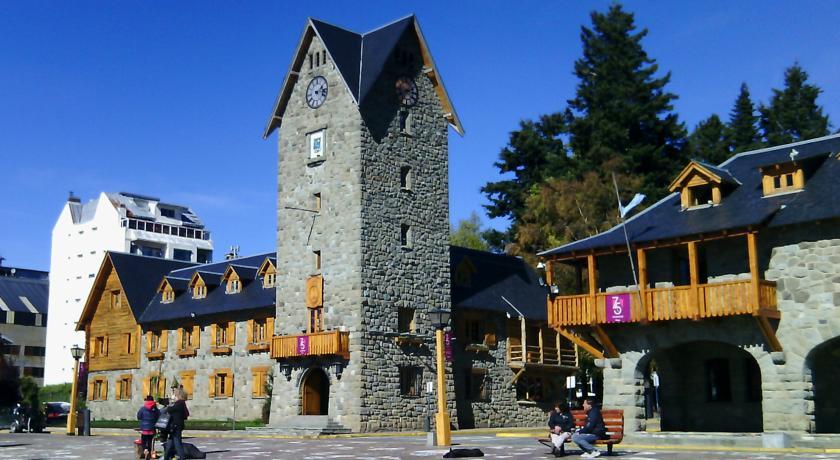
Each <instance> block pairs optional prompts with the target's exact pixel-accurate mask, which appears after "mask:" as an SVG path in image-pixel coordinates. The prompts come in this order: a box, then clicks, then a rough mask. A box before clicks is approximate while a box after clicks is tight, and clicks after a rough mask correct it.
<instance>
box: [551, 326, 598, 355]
mask: <svg viewBox="0 0 840 460" xmlns="http://www.w3.org/2000/svg"><path fill="white" fill-rule="evenodd" d="M557 332H558V333H560V335H562V336H563V337H565V338H567V339H569V341H571V342H572V343H573V344H575V345H577V346H579V347H581V348H583V349H584V350H586V351H588V352H589V354H590V355H592V356H593V357H595V358H598V359H604V353H602V352H601V350H598V349H597V348H595V347H594V346H592V345H591V344H590V343H589V342H587V341H586V340H583V339H582V338H580V337H579V336H577V335H575V334H573V333H571V332H569V331H567V330H565V329H563V328H558V329H557Z"/></svg>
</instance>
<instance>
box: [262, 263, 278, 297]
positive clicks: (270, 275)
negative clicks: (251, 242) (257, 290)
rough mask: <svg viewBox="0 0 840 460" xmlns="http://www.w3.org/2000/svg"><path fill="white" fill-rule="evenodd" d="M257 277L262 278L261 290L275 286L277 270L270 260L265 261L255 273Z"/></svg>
mask: <svg viewBox="0 0 840 460" xmlns="http://www.w3.org/2000/svg"><path fill="white" fill-rule="evenodd" d="M257 276H261V277H262V283H263V289H269V288H273V287H274V286H275V285H276V284H277V269H276V268H275V267H274V264H273V263H271V259H269V258H266V259H265V261H264V262H263V263H262V265H261V266H260V269H259V271H258V272H257Z"/></svg>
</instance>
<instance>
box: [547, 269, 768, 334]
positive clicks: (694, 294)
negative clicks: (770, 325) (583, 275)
mask: <svg viewBox="0 0 840 460" xmlns="http://www.w3.org/2000/svg"><path fill="white" fill-rule="evenodd" d="M757 284H758V289H757V295H756V290H755V288H754V284H753V280H738V281H727V282H722V283H709V284H698V285H696V286H695V287H693V286H675V287H671V288H655V289H644V290H643V291H642V292H641V293H639V292H638V291H633V292H609V293H597V294H595V295H594V296H593V295H589V294H583V295H572V296H558V297H555V298H553V299H549V301H548V322H549V324H551V325H552V326H553V327H568V326H589V325H594V324H606V323H607V318H606V299H607V296H613V295H617V294H629V297H630V322H643V321H670V320H678V319H703V318H718V317H724V316H737V315H754V316H758V315H760V314H769V315H770V316H774V313H777V310H776V283H775V282H773V281H766V280H759V281H758V283H757ZM756 297H757V299H756ZM642 299H644V302H642Z"/></svg>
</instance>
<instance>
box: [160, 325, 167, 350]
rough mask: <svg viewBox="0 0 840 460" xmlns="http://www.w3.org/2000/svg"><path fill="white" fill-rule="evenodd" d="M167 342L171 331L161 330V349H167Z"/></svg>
mask: <svg viewBox="0 0 840 460" xmlns="http://www.w3.org/2000/svg"><path fill="white" fill-rule="evenodd" d="M167 342H169V331H168V330H166V329H164V330H162V331H160V351H166V348H167Z"/></svg>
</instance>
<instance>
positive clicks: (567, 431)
mask: <svg viewBox="0 0 840 460" xmlns="http://www.w3.org/2000/svg"><path fill="white" fill-rule="evenodd" d="M574 427H575V419H574V417H573V416H572V412H571V411H570V410H569V405H568V404H566V403H563V402H557V403H556V404H555V405H554V410H553V411H551V414H549V417H548V428H549V429H550V430H551V443H552V444H554V448H552V450H551V453H553V454H554V455H555V456H556V455H563V454H565V450H564V447H563V443H565V442H566V440H567V439H569V438H570V437H571V436H572V430H573V429H574Z"/></svg>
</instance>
